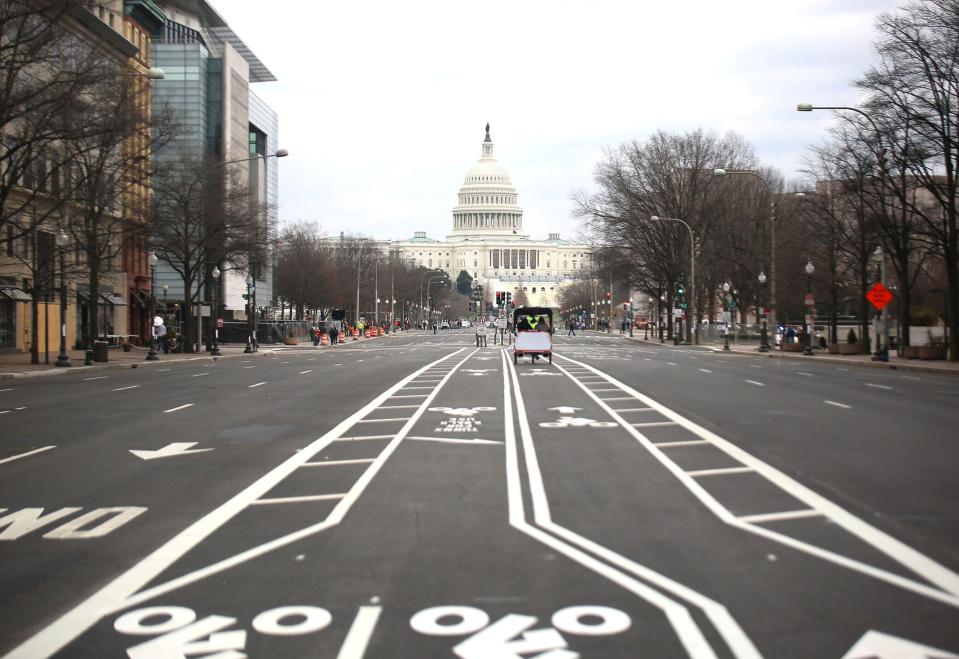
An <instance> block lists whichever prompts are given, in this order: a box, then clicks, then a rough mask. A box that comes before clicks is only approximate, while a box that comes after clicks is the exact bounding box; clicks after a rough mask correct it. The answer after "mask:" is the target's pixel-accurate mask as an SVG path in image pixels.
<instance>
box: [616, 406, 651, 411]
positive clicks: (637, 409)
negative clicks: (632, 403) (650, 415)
mask: <svg viewBox="0 0 959 659" xmlns="http://www.w3.org/2000/svg"><path fill="white" fill-rule="evenodd" d="M652 409H653V408H651V407H624V408H622V409H619V410H616V409H614V410H613V411H614V412H650V411H652Z"/></svg>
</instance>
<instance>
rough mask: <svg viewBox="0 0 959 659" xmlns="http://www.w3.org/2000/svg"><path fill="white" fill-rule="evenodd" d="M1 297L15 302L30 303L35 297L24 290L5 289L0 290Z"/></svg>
mask: <svg viewBox="0 0 959 659" xmlns="http://www.w3.org/2000/svg"><path fill="white" fill-rule="evenodd" d="M0 296H2V297H6V298H7V299H10V300H13V301H14V302H30V301H31V300H33V296H32V295H30V294H29V293H27V292H26V291H25V290H23V289H22V288H12V287H3V288H0Z"/></svg>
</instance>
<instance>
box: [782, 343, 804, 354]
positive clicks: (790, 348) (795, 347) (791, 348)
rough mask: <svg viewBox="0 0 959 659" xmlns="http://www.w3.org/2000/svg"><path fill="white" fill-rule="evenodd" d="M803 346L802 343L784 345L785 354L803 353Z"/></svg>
mask: <svg viewBox="0 0 959 659" xmlns="http://www.w3.org/2000/svg"><path fill="white" fill-rule="evenodd" d="M802 350H803V344H801V343H784V344H783V352H802Z"/></svg>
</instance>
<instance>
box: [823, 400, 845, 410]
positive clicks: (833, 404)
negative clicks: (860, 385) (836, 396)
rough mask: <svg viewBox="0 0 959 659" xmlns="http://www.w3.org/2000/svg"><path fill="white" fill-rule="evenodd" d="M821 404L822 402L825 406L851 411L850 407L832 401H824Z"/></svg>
mask: <svg viewBox="0 0 959 659" xmlns="http://www.w3.org/2000/svg"><path fill="white" fill-rule="evenodd" d="M823 402H824V403H825V404H826V405H832V406H833V407H841V408H842V409H844V410H851V409H852V405H846V404H845V403H837V402H836V401H834V400H824V401H823Z"/></svg>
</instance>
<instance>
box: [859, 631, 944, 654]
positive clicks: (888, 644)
mask: <svg viewBox="0 0 959 659" xmlns="http://www.w3.org/2000/svg"><path fill="white" fill-rule="evenodd" d="M927 657H935V658H936V659H959V654H953V653H952V652H946V651H945V650H938V649H936V648H933V647H929V646H928V645H921V644H919V643H914V642H913V641H907V640H906V639H904V638H899V637H898V636H893V635H891V634H883V633H882V632H877V631H874V630H869V631H868V632H866V633H865V634H863V636H862V638H860V639H859V640H858V641H857V642H856V644H855V645H854V646H852V648H850V650H849V652H847V653H846V654H844V655H843V656H842V659H927Z"/></svg>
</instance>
